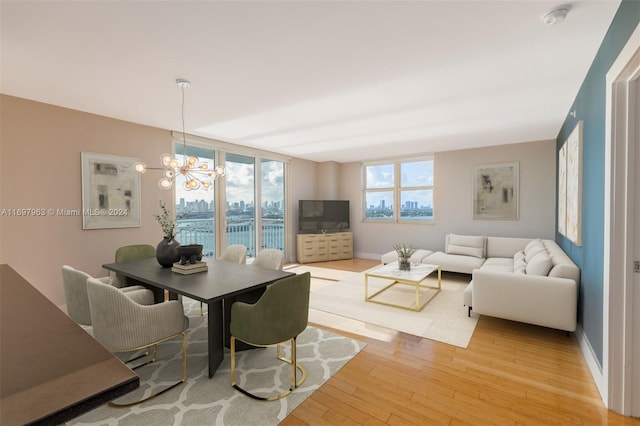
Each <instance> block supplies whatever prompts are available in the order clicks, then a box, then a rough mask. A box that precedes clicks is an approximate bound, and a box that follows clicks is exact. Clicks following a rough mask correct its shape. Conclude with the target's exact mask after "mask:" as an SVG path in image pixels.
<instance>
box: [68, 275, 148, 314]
mask: <svg viewBox="0 0 640 426" xmlns="http://www.w3.org/2000/svg"><path fill="white" fill-rule="evenodd" d="M89 278H93V277H92V276H91V275H89V274H87V273H86V272H82V271H79V270H77V269H75V268H73V267H71V266H69V265H62V284H63V286H64V297H65V300H66V302H67V313H68V315H69V317H70V318H71V319H72V320H74V321H75V322H77V323H78V324H80V325H85V326H89V325H91V311H90V309H89V298H88V296H87V279H89ZM96 279H97V280H98V281H100V282H102V283H104V284H107V285H113V282H114V280H113V279H112V277H100V278H96ZM120 290H121V291H122V292H124V293H126V294H127V296H129V297H130V298H132V299H133V300H135V301H136V302H138V303H140V304H142V305H151V304H153V293H152V292H151V291H149V290H147V289H145V288H144V287H142V286H139V285H136V286H131V287H126V288H122V289H120Z"/></svg>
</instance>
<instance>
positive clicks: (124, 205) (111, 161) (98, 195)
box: [81, 152, 140, 229]
mask: <svg viewBox="0 0 640 426" xmlns="http://www.w3.org/2000/svg"><path fill="white" fill-rule="evenodd" d="M81 155H82V228H83V229H101V228H127V227H138V226H140V174H139V173H137V172H136V171H135V170H134V169H133V165H134V163H136V162H137V161H138V160H137V159H136V158H129V157H119V156H116V155H106V154H94V153H90V152H83V153H82V154H81Z"/></svg>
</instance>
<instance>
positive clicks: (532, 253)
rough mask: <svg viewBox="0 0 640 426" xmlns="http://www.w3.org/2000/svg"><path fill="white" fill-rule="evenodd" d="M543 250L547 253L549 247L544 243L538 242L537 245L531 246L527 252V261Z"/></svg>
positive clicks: (525, 257) (525, 256)
mask: <svg viewBox="0 0 640 426" xmlns="http://www.w3.org/2000/svg"><path fill="white" fill-rule="evenodd" d="M543 252H544V253H545V254H546V253H547V249H546V248H544V245H543V244H542V243H538V244H537V245H535V246H533V247H531V248H530V249H529V251H528V252H526V253H525V255H524V259H525V260H526V261H527V263H529V262H531V260H532V259H533V258H534V257H536V256H537V255H539V254H540V253H543Z"/></svg>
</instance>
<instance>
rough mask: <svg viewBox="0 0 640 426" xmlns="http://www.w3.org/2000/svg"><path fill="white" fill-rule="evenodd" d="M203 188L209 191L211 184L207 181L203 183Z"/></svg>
mask: <svg viewBox="0 0 640 426" xmlns="http://www.w3.org/2000/svg"><path fill="white" fill-rule="evenodd" d="M202 187H203V188H204V189H209V188H210V187H211V182H209V181H206V180H205V181H204V182H202Z"/></svg>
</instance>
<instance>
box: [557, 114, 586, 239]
mask: <svg viewBox="0 0 640 426" xmlns="http://www.w3.org/2000/svg"><path fill="white" fill-rule="evenodd" d="M582 126H583V122H582V121H578V123H577V124H576V126H575V127H574V128H573V130H572V131H571V134H569V137H568V138H567V140H566V141H565V142H564V144H562V147H561V148H560V152H559V153H558V232H559V233H560V234H562V235H564V236H565V237H567V238H568V239H569V240H570V241H571V242H573V243H574V244H575V245H577V246H581V245H582Z"/></svg>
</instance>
